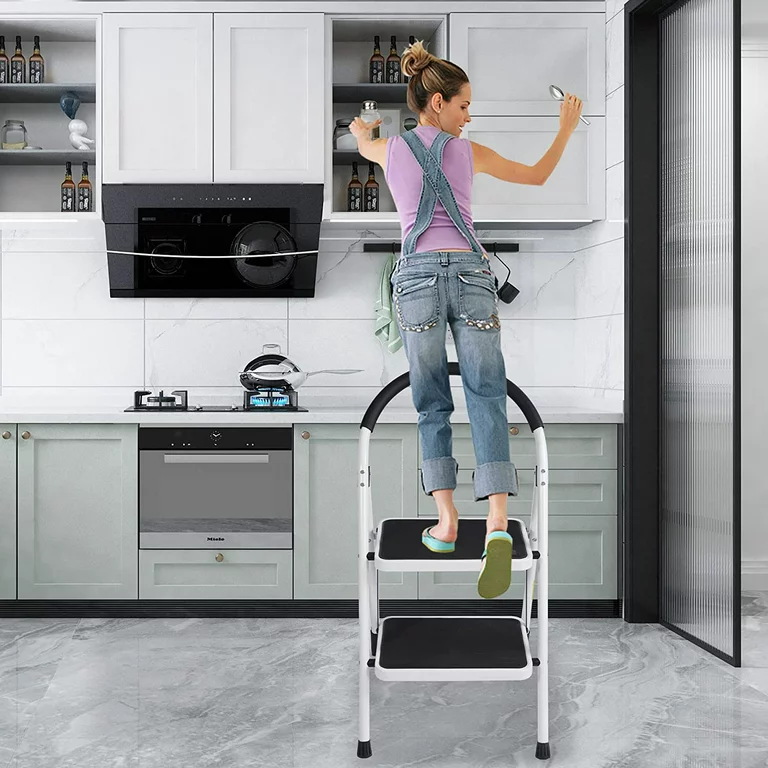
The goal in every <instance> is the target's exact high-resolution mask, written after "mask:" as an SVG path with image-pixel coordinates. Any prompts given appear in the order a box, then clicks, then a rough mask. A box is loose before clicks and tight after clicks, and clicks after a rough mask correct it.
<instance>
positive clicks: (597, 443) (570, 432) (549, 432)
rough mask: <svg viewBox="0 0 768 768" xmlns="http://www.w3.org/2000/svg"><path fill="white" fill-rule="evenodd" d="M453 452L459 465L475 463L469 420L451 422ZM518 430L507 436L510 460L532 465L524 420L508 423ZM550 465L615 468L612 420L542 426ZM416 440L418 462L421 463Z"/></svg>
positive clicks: (533, 459) (533, 456) (531, 439)
mask: <svg viewBox="0 0 768 768" xmlns="http://www.w3.org/2000/svg"><path fill="white" fill-rule="evenodd" d="M452 427H453V455H454V457H455V459H456V461H458V463H459V468H460V469H474V468H475V467H476V466H477V460H476V458H475V449H474V446H473V444H472V433H471V431H470V425H469V424H453V425H452ZM509 427H510V430H512V429H517V434H516V435H515V434H510V436H509V450H510V460H511V461H512V463H513V464H514V465H515V467H517V469H534V468H535V466H536V448H535V443H534V437H533V433H532V432H531V428H530V427H529V426H528V425H527V424H510V425H509ZM544 436H545V437H546V440H547V454H548V456H549V468H550V469H615V468H616V467H617V466H618V463H617V455H616V450H617V443H616V425H615V424H552V425H545V426H544ZM421 460H422V456H421V443H419V463H421Z"/></svg>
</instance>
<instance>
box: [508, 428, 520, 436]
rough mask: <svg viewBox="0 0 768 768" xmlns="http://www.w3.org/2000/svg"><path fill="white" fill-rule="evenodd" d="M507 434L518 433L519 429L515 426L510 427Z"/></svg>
mask: <svg viewBox="0 0 768 768" xmlns="http://www.w3.org/2000/svg"><path fill="white" fill-rule="evenodd" d="M509 434H510V435H519V434H520V430H519V429H518V428H517V427H510V428H509Z"/></svg>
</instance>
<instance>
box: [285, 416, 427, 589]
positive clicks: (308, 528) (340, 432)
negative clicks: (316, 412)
mask: <svg viewBox="0 0 768 768" xmlns="http://www.w3.org/2000/svg"><path fill="white" fill-rule="evenodd" d="M359 437H360V428H359V425H357V424H308V425H304V426H302V425H296V426H295V432H294V537H293V554H294V560H293V562H294V565H293V572H294V590H293V595H294V598H295V599H297V600H301V599H346V600H356V599H357V597H358V592H357V589H358V587H357V564H358V525H359V522H358V485H357V483H356V481H355V480H356V478H357V476H358V475H357V465H358V444H359V443H358V441H359ZM417 439H418V435H417V426H416V425H415V424H379V425H377V426H376V428H375V429H374V431H373V434H372V436H371V447H370V461H371V491H372V496H373V518H374V524H378V523H379V522H380V521H381V520H382V519H384V518H386V517H415V516H416V515H417V505H418V494H419V493H422V491H421V487H420V486H419V485H418V475H417V473H416V469H417V468H418V464H417V446H416V443H417ZM416 577H417V574H416V573H380V574H379V597H380V598H381V599H415V598H416V596H417V589H416V583H417V582H416Z"/></svg>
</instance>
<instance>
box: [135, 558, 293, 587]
mask: <svg viewBox="0 0 768 768" xmlns="http://www.w3.org/2000/svg"><path fill="white" fill-rule="evenodd" d="M292 555H293V553H292V552H291V551H290V550H289V549H229V550H221V551H218V550H215V549H210V550H201V549H172V550H160V549H142V550H140V551H139V598H140V599H142V600H148V599H157V600H174V599H175V600H206V599H215V600H290V599H291V598H292V597H293V595H292V560H293V556H292Z"/></svg>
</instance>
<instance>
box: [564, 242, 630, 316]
mask: <svg viewBox="0 0 768 768" xmlns="http://www.w3.org/2000/svg"><path fill="white" fill-rule="evenodd" d="M624 243H625V241H624V239H623V238H621V239H619V240H611V241H610V242H608V243H603V244H602V245H597V246H594V247H592V248H590V249H589V250H587V251H585V252H584V253H583V254H581V255H580V258H579V271H578V277H577V280H576V284H575V289H576V290H575V293H576V312H575V315H576V317H579V318H585V317H597V316H601V315H616V314H621V313H623V311H624Z"/></svg>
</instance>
